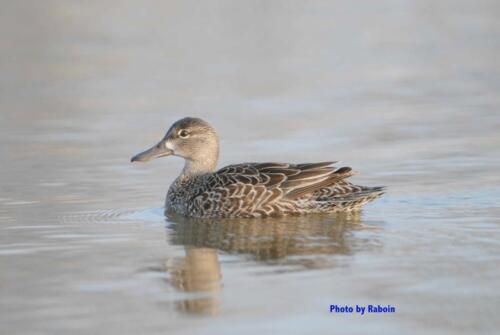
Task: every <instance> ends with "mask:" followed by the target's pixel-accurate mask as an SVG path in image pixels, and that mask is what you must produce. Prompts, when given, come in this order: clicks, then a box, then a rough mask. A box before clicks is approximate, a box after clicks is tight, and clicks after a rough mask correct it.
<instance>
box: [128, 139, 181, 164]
mask: <svg viewBox="0 0 500 335" xmlns="http://www.w3.org/2000/svg"><path fill="white" fill-rule="evenodd" d="M173 153H174V152H173V151H172V150H170V149H167V148H165V146H164V145H162V144H161V143H159V144H157V145H155V146H154V147H152V148H150V149H148V150H146V151H143V152H141V153H139V154H137V155H135V156H134V157H132V158H131V159H130V161H131V162H147V161H150V160H152V159H154V158H159V157H163V156H169V155H172V154H173Z"/></svg>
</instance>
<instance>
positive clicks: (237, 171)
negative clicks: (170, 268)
mask: <svg viewBox="0 0 500 335" xmlns="http://www.w3.org/2000/svg"><path fill="white" fill-rule="evenodd" d="M334 163H335V162H321V163H306V164H287V163H244V164H237V165H230V166H227V167H224V168H222V169H220V170H218V171H217V172H214V173H211V174H207V175H203V176H197V177H194V178H193V179H192V180H189V179H185V180H181V181H179V180H178V181H176V183H177V184H175V183H174V185H172V187H171V189H170V191H169V195H167V203H166V207H167V210H170V211H174V212H178V213H179V214H182V215H189V216H195V217H206V218H209V217H211V218H214V217H264V216H280V215H287V214H303V213H317V212H335V211H345V210H354V209H358V208H360V207H361V206H362V205H364V204H365V203H367V202H369V201H371V200H374V199H376V198H378V197H379V196H380V195H381V194H382V193H383V190H382V188H381V187H363V186H356V185H353V184H351V183H348V182H347V181H345V180H344V179H345V178H347V177H350V176H352V175H353V174H354V172H353V171H352V169H351V168H349V167H342V168H339V169H337V168H335V167H334V166H332V164H334ZM169 196H170V199H169Z"/></svg>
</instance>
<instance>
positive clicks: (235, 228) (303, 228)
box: [167, 213, 374, 314]
mask: <svg viewBox="0 0 500 335" xmlns="http://www.w3.org/2000/svg"><path fill="white" fill-rule="evenodd" d="M170 220H171V221H170V222H172V224H171V225H170V226H169V232H168V235H169V236H170V241H171V243H173V244H177V245H184V246H185V248H186V257H183V258H182V259H180V260H178V261H176V262H174V265H173V266H171V267H168V268H167V271H168V272H169V273H170V275H171V277H172V284H173V285H174V286H175V287H177V288H178V289H180V290H182V291H185V292H197V294H202V296H201V297H197V296H195V297H193V298H192V299H185V300H182V301H180V302H178V303H177V308H178V309H179V310H181V311H184V312H189V313H196V314H215V313H217V311H218V309H219V304H220V303H219V300H218V297H217V293H218V292H219V291H220V290H221V287H222V286H221V279H222V276H221V269H220V264H219V260H218V252H219V251H222V252H223V253H238V254H239V253H244V254H251V255H253V256H254V258H255V259H256V260H257V261H259V262H265V263H266V264H269V265H271V266H272V268H270V269H274V270H277V271H278V272H283V271H297V270H301V269H302V270H304V269H318V268H324V267H331V266H335V262H336V261H337V260H338V258H335V257H331V256H332V255H349V254H352V253H354V252H356V251H357V250H360V249H366V248H371V247H373V245H374V244H373V243H371V241H367V240H366V239H365V240H360V239H358V238H356V237H354V236H353V232H354V231H359V230H365V229H366V227H364V226H363V225H362V224H361V222H360V215H359V213H341V214H338V215H336V216H332V215H328V216H327V215H311V216H291V217H282V218H266V219H255V220H244V219H234V220H207V219H189V218H184V217H171V218H170ZM290 256H292V257H290Z"/></svg>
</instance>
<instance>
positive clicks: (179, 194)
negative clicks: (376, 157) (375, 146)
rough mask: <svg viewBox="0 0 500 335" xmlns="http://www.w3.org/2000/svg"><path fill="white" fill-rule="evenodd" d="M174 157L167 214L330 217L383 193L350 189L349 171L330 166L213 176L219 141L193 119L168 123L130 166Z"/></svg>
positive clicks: (277, 166)
mask: <svg viewBox="0 0 500 335" xmlns="http://www.w3.org/2000/svg"><path fill="white" fill-rule="evenodd" d="M168 155H175V156H180V157H182V158H184V159H185V162H186V163H185V166H184V170H183V171H182V173H181V175H180V176H179V177H178V178H177V179H176V180H175V182H174V183H173V184H172V185H171V186H170V189H169V191H168V194H167V199H166V202H165V210H166V211H167V212H168V213H177V214H181V215H184V216H190V217H203V218H222V217H232V218H236V217H246V218H248V217H265V216H281V215H286V214H305V213H331V212H338V211H350V210H355V209H359V208H361V207H362V206H363V205H364V204H366V203H367V202H370V201H372V200H374V199H376V198H378V197H379V196H380V195H382V193H383V189H382V187H365V186H357V185H353V184H351V183H349V182H347V181H345V179H346V178H348V177H350V176H352V175H353V174H354V172H353V171H352V169H351V168H349V167H342V168H340V169H337V168H335V167H333V166H332V164H333V163H334V162H322V163H306V164H288V163H244V164H236V165H230V166H227V167H225V168H222V169H220V170H218V171H216V166H217V160H218V158H219V140H218V137H217V133H216V132H215V129H214V128H213V127H212V126H210V124H208V123H207V122H205V121H203V120H201V119H197V118H184V119H182V120H179V121H177V122H176V123H174V124H173V125H172V126H171V127H170V129H169V130H168V132H167V134H166V135H165V137H164V138H163V139H162V140H161V141H160V142H159V143H158V144H157V145H155V146H154V147H152V148H151V149H149V150H146V151H144V152H142V153H140V154H138V155H136V156H134V157H132V162H134V161H140V162H144V161H148V160H150V159H152V158H157V157H162V156H168Z"/></svg>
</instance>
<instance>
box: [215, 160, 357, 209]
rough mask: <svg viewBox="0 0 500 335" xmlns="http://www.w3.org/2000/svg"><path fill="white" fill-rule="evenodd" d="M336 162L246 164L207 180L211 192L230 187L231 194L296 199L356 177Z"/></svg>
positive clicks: (226, 169) (232, 166)
mask: <svg viewBox="0 0 500 335" xmlns="http://www.w3.org/2000/svg"><path fill="white" fill-rule="evenodd" d="M334 163H336V162H320V163H303V164H289V163H243V164H236V165H229V166H226V167H224V168H222V169H220V170H218V171H217V172H215V173H214V174H213V175H212V176H211V177H210V178H209V180H208V186H209V188H210V189H215V188H227V189H228V190H230V191H231V195H233V196H234V195H238V196H246V195H247V194H250V193H252V194H255V195H256V196H257V195H260V196H268V195H269V192H270V193H272V195H273V196H272V197H271V199H277V198H283V199H287V200H294V199H298V198H300V197H303V196H306V195H308V194H312V193H314V192H315V191H318V190H320V189H322V188H325V187H330V186H332V185H334V184H335V183H337V182H339V181H340V180H342V179H344V178H347V177H349V176H352V175H353V174H355V173H354V172H353V171H352V169H351V168H350V167H341V168H336V167H334V166H333V164H334Z"/></svg>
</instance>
